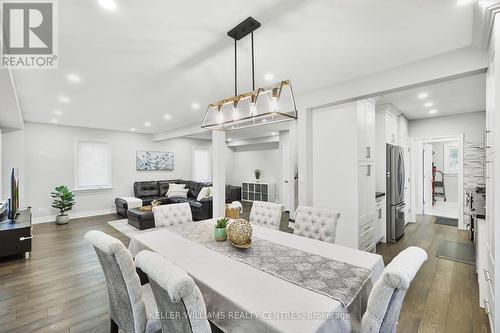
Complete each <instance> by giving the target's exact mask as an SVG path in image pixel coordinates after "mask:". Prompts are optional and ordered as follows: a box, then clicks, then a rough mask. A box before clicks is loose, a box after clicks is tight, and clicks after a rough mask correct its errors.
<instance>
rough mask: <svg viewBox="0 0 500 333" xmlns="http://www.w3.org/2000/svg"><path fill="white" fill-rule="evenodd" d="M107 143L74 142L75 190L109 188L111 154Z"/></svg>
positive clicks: (80, 140) (92, 141) (79, 140)
mask: <svg viewBox="0 0 500 333" xmlns="http://www.w3.org/2000/svg"><path fill="white" fill-rule="evenodd" d="M110 150H111V149H110V144H109V142H107V141H95V140H82V139H78V140H76V154H75V157H76V161H75V166H76V167H75V169H76V170H75V189H77V190H85V189H99V188H109V187H111V152H110Z"/></svg>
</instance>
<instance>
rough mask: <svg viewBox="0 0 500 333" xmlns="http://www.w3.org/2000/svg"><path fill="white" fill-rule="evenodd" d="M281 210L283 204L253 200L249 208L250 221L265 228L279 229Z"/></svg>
mask: <svg viewBox="0 0 500 333" xmlns="http://www.w3.org/2000/svg"><path fill="white" fill-rule="evenodd" d="M282 211H283V205H280V204H277V203H274V202H263V201H254V202H253V204H252V209H251V210H250V222H251V223H255V224H258V225H261V226H263V227H267V228H272V229H279V228H280V222H281V213H282Z"/></svg>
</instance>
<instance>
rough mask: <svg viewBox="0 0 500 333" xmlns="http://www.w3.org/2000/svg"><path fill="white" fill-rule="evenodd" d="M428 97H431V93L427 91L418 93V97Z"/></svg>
mask: <svg viewBox="0 0 500 333" xmlns="http://www.w3.org/2000/svg"><path fill="white" fill-rule="evenodd" d="M427 97H429V94H428V93H426V92H424V93H420V94H418V98H420V99H424V98H427Z"/></svg>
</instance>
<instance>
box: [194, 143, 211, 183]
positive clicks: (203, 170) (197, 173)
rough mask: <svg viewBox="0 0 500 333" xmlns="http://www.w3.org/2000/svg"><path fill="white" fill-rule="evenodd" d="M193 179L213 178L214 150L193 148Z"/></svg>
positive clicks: (204, 179) (202, 180) (207, 179)
mask: <svg viewBox="0 0 500 333" xmlns="http://www.w3.org/2000/svg"><path fill="white" fill-rule="evenodd" d="M193 180H194V181H199V182H204V181H210V180H212V152H211V151H210V149H209V148H193Z"/></svg>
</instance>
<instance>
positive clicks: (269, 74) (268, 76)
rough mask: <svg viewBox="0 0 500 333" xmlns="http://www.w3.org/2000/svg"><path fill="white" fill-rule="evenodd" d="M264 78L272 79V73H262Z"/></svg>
mask: <svg viewBox="0 0 500 333" xmlns="http://www.w3.org/2000/svg"><path fill="white" fill-rule="evenodd" d="M264 79H266V81H271V80H274V74H273V73H267V74H266V75H264Z"/></svg>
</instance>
